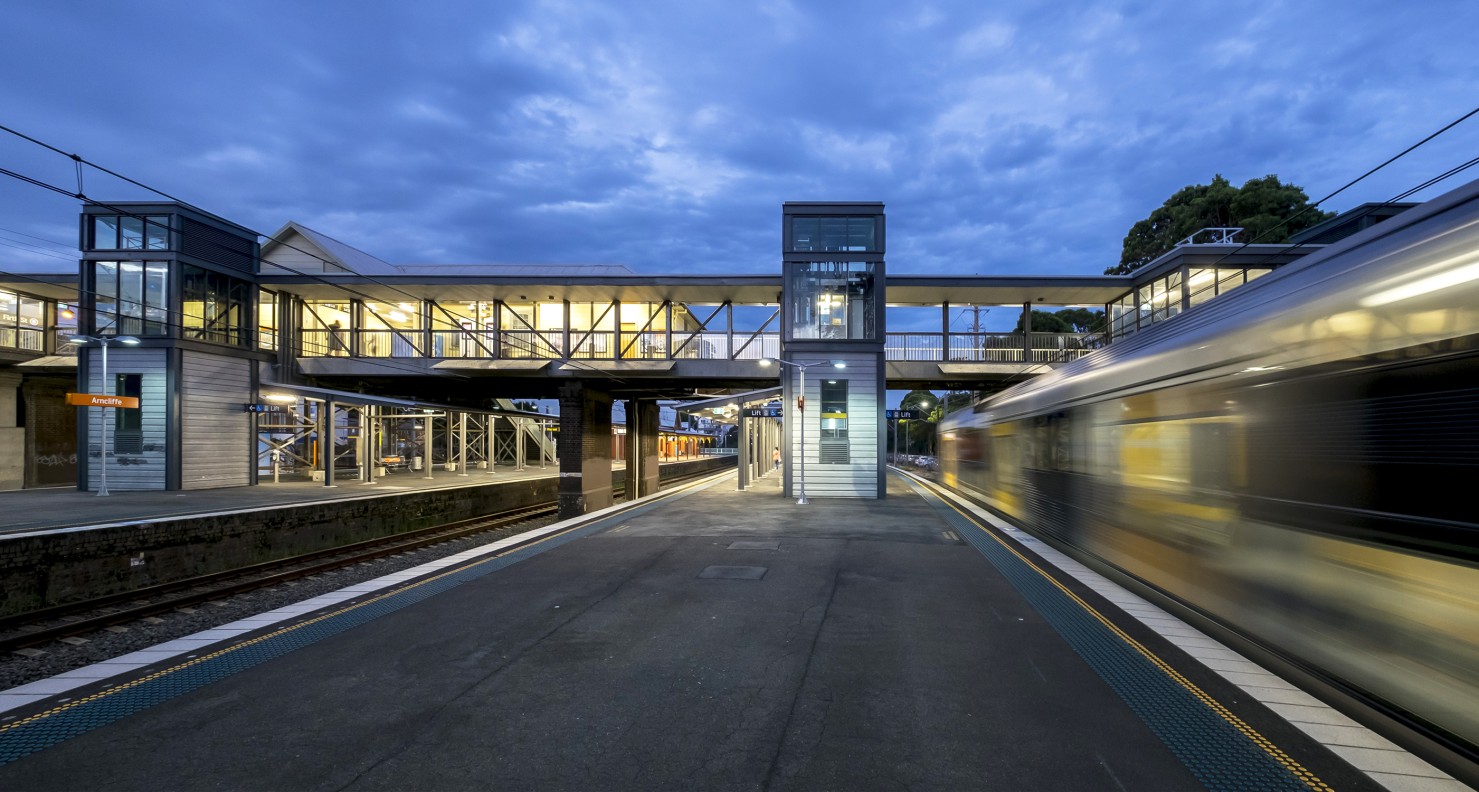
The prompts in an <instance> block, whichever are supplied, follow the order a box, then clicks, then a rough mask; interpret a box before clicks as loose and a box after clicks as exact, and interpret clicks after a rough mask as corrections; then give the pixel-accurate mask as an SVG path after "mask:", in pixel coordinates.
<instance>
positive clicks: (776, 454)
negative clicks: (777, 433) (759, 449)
mask: <svg viewBox="0 0 1479 792" xmlns="http://www.w3.org/2000/svg"><path fill="white" fill-rule="evenodd" d="M770 459H771V461H772V462H774V463H775V469H776V470H780V469H781V447H780V446H776V447H775V451H773V452H772V453H771V455H770Z"/></svg>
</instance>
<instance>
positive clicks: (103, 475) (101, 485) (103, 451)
mask: <svg viewBox="0 0 1479 792" xmlns="http://www.w3.org/2000/svg"><path fill="white" fill-rule="evenodd" d="M67 340H69V341H71V342H72V343H74V344H76V345H78V346H82V345H84V344H97V345H98V346H100V347H102V349H103V374H102V382H103V394H104V395H105V396H106V395H111V394H109V393H108V391H109V390H111V388H109V387H108V345H109V344H112V343H118V344H127V345H129V346H133V345H134V344H137V343H139V339H137V338H134V337H133V336H106V335H99V336H86V335H74V336H72V337H71V338H69V339H67ZM103 409H104V410H105V412H104V413H103V420H102V426H103V437H102V444H101V445H100V446H99V447H98V457H99V458H100V459H102V461H103V464H102V467H101V468H100V469H99V479H100V480H99V482H98V497H100V498H101V497H106V496H107V495H108V413H107V412H106V408H103Z"/></svg>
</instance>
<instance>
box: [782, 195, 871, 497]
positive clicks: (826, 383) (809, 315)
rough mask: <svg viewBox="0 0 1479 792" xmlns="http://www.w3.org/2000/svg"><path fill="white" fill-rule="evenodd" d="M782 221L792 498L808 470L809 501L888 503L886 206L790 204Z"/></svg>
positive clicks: (789, 487)
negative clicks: (871, 500) (841, 499)
mask: <svg viewBox="0 0 1479 792" xmlns="http://www.w3.org/2000/svg"><path fill="white" fill-rule="evenodd" d="M781 218H782V229H781V238H782V242H781V250H782V268H783V277H782V286H781V289H782V292H781V305H782V308H783V310H782V312H781V313H782V327H781V329H782V335H781V359H782V360H783V361H785V362H786V363H789V364H791V365H786V366H781V367H780V368H781V372H780V374H781V382H782V387H783V396H784V399H785V405H786V412H785V416H786V417H785V442H786V444H787V447H788V453H786V454H785V455H784V459H785V484H784V489H785V494H786V495H788V496H789V495H792V494H793V491H794V492H800V491H802V489H803V487H802V484H803V482H802V480H801V476H802V475H803V470H804V471H805V472H804V475H805V477H806V479H805V482H804V485H805V486H804V491H805V492H806V494H808V495H810V496H814V497H854V498H882V497H884V493H885V490H886V483H885V478H884V445H883V443H884V434H883V414H884V413H883V406H884V397H885V395H886V391H885V389H884V373H885V371H884V350H883V347H884V340H885V338H886V335H885V327H884V317H885V310H884V261H883V259H884V214H883V204H882V203H881V202H840V203H831V202H809V201H806V202H801V201H788V202H786V203H785V204H783V205H782V207H781ZM829 364H830V365H829ZM838 364H841V365H840V366H839V365H838ZM803 382H804V383H805V390H806V392H805V393H804V394H803V393H801V392H800V389H801V386H802V383H803ZM803 396H804V399H803V398H801V397H803ZM803 422H804V426H803ZM803 437H804V438H805V444H804V445H805V447H803V443H802V438H803ZM802 454H805V460H804V464H803V460H802V456H801V455H802Z"/></svg>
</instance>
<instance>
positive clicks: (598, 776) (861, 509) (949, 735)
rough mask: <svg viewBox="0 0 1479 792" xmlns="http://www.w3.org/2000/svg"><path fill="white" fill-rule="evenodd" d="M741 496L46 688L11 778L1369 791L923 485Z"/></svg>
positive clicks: (78, 785)
mask: <svg viewBox="0 0 1479 792" xmlns="http://www.w3.org/2000/svg"><path fill="white" fill-rule="evenodd" d="M733 486H734V483H733V479H732V478H727V477H726V478H724V479H720V480H719V482H718V483H715V484H712V485H708V486H702V487H695V488H690V489H686V490H682V491H679V492H676V493H671V494H669V495H667V496H665V497H662V498H659V499H657V500H654V501H651V502H647V503H643V504H640V505H637V506H634V507H632V508H629V509H626V510H618V511H614V512H613V513H611V515H610V516H606V517H604V518H601V519H597V520H594V521H591V522H588V523H586V524H584V525H583V526H582V527H580V528H578V529H576V530H575V531H573V532H570V533H564V534H551V535H550V538H548V539H546V540H545V541H543V542H540V543H537V544H535V545H532V546H530V547H527V548H525V549H522V550H517V551H514V552H510V553H507V554H504V555H497V554H494V553H487V554H484V555H477V554H476V553H469V554H466V555H464V556H463V557H461V558H459V559H454V560H452V561H448V562H446V565H444V566H440V567H438V568H437V569H435V570H425V571H422V572H420V573H416V574H407V575H405V576H398V577H397V578H396V579H395V580H386V581H383V582H381V583H379V584H376V585H374V586H365V587H356V588H355V589H353V590H349V591H346V592H345V593H344V594H343V595H342V596H340V597H338V598H337V599H335V598H325V599H322V600H319V601H311V602H308V603H304V605H303V606H302V607H299V608H297V609H285V612H284V613H282V614H278V615H277V616H273V617H271V618H264V619H263V620H258V621H255V622H252V623H250V624H244V625H242V626H240V627H238V628H237V629H238V630H241V631H245V632H242V633H241V634H240V635H233V634H232V630H230V629H223V630H220V631H213V633H215V634H214V635H212V636H211V637H210V638H211V640H222V639H224V640H222V643H219V644H215V645H212V644H211V643H210V641H209V640H206V639H205V638H202V639H201V640H200V641H197V642H195V643H189V644H183V645H182V647H183V648H177V649H176V650H177V651H183V652H187V653H188V655H182V656H180V657H178V658H175V659H168V658H165V657H161V656H158V655H155V656H154V657H152V658H151V659H148V660H145V661H140V662H141V663H147V664H146V665H143V666H142V667H141V668H138V669H137V670H134V671H132V672H129V673H130V675H129V676H118V677H114V678H111V679H94V680H92V681H90V682H89V683H88V686H85V687H82V688H78V689H75V690H71V691H67V692H66V693H65V698H64V699H56V698H53V699H50V700H46V701H40V702H34V703H32V704H30V705H28V706H27V707H26V708H23V709H21V710H16V711H13V712H12V713H8V715H10V716H12V719H10V720H0V763H3V762H10V763H9V764H8V765H5V766H3V767H0V788H4V789H7V790H31V789H35V790H43V789H110V790H130V789H140V790H143V789H148V790H154V789H274V790H276V789H311V790H331V789H332V790H339V789H347V790H403V789H437V790H441V789H499V790H563V789H569V790H593V789H599V790H626V789H633V790H668V789H671V790H696V789H703V790H792V789H794V790H812V789H822V790H826V789H834V790H864V791H867V790H896V789H913V790H922V789H948V790H959V789H1003V790H1028V789H1072V790H1101V789H1103V790H1116V789H1119V790H1183V789H1203V788H1208V789H1216V790H1242V789H1291V790H1293V789H1308V788H1310V785H1309V784H1307V783H1306V779H1305V778H1304V777H1302V776H1301V775H1300V773H1301V772H1304V773H1307V774H1311V777H1313V776H1318V777H1319V779H1320V780H1321V781H1323V782H1324V783H1326V784H1330V785H1331V786H1334V787H1336V788H1340V789H1355V790H1371V789H1376V788H1377V787H1376V786H1375V785H1374V784H1373V783H1372V782H1371V781H1370V780H1369V779H1368V778H1367V777H1366V776H1364V775H1362V774H1360V773H1358V772H1356V771H1355V770H1353V769H1352V768H1351V767H1350V766H1349V765H1347V764H1345V763H1343V762H1341V761H1340V760H1338V759H1336V758H1335V757H1334V755H1333V754H1331V753H1329V752H1328V751H1327V750H1325V749H1324V748H1322V747H1321V746H1319V745H1318V744H1316V743H1315V742H1314V741H1312V740H1311V739H1309V738H1308V737H1307V736H1305V735H1304V734H1303V733H1302V732H1299V731H1298V730H1296V729H1294V728H1293V727H1291V726H1290V725H1289V724H1288V723H1287V722H1286V721H1284V720H1283V719H1281V718H1279V717H1278V716H1277V715H1275V714H1274V713H1273V712H1272V711H1270V710H1269V709H1267V708H1265V707H1263V706H1262V705H1260V704H1258V703H1257V702H1253V701H1250V700H1249V699H1248V697H1247V696H1245V695H1243V694H1242V692H1241V691H1240V689H1239V688H1237V687H1235V686H1234V685H1232V684H1230V683H1229V682H1227V681H1226V680H1225V679H1223V678H1222V677H1220V676H1218V675H1217V674H1216V673H1215V672H1212V671H1210V670H1209V669H1208V668H1206V667H1205V666H1203V665H1201V664H1200V663H1198V662H1197V661H1195V660H1193V659H1191V657H1190V656H1188V655H1187V654H1185V653H1183V652H1182V651H1181V650H1179V649H1178V648H1177V647H1176V646H1173V645H1171V644H1170V643H1168V642H1167V640H1165V639H1164V638H1162V637H1161V636H1160V635H1158V634H1156V633H1154V632H1152V631H1151V630H1150V629H1148V628H1147V627H1146V626H1145V624H1144V623H1142V622H1140V621H1137V620H1135V619H1131V618H1129V617H1128V616H1127V614H1126V613H1125V612H1124V611H1123V610H1121V609H1120V608H1119V607H1118V606H1116V605H1114V604H1112V603H1111V602H1110V601H1109V600H1107V599H1105V597H1104V596H1103V595H1101V593H1099V591H1098V590H1093V589H1090V588H1088V587H1086V586H1085V585H1084V584H1082V583H1081V582H1079V581H1077V580H1075V579H1072V578H1069V577H1067V576H1066V575H1063V574H1061V573H1058V572H1056V571H1053V570H1051V569H1050V568H1047V567H1046V566H1044V567H1043V568H1042V569H1038V566H1035V565H1034V564H1038V563H1040V561H1038V562H1033V561H1032V559H1035V558H1037V557H1036V556H1033V555H1032V553H1031V552H1030V551H1028V550H1026V549H1024V547H1025V546H1024V545H1022V544H1021V543H1019V542H1016V541H1015V540H1013V539H1011V538H1009V537H1008V536H1007V535H1005V534H1003V533H1001V532H1000V531H996V530H994V529H986V528H982V527H979V526H976V525H973V524H970V523H969V522H968V521H963V520H962V518H963V515H962V514H961V513H960V512H959V511H956V510H954V509H952V508H951V507H950V506H949V505H947V504H945V503H944V502H942V501H940V500H939V499H938V498H937V497H935V496H933V495H930V494H929V493H926V492H924V491H923V490H921V489H918V488H917V485H915V484H912V483H909V482H906V481H905V480H903V479H900V478H897V477H894V478H892V479H891V480H890V484H889V497H888V498H887V499H886V500H883V501H873V500H867V501H864V500H826V499H815V500H814V501H813V503H812V504H811V505H809V506H805V507H802V506H798V505H796V504H795V502H794V501H793V500H791V499H787V498H782V497H780V496H779V495H778V494H777V493H776V490H775V489H769V490H767V489H766V487H767V486H770V487H773V486H774V482H773V481H766V480H765V479H762V480H761V482H759V483H758V484H757V486H756V487H755V488H753V489H751V490H749V491H745V492H737V491H735V490H734V489H733ZM1029 562H1031V563H1029ZM1100 616H1102V617H1103V618H1102V619H1101V618H1099V617H1100ZM277 619H287V621H285V622H281V623H277V622H276V620H277ZM1137 647H1138V648H1137ZM161 651H164V650H161ZM1149 657H1154V658H1156V659H1158V661H1160V662H1162V663H1163V664H1164V667H1162V666H1158V665H1156V663H1153V662H1151V661H1150V660H1149V659H1147V658H1149ZM123 667H125V666H124V665H122V664H120V665H118V666H116V668H119V669H121V668H123ZM1171 668H1174V669H1176V672H1175V673H1174V674H1172V673H1170V669H1171ZM1193 688H1194V689H1195V690H1196V691H1198V692H1199V693H1200V694H1201V695H1202V696H1204V697H1205V698H1198V696H1197V695H1196V694H1193V693H1192V692H1191V690H1192V689H1193ZM1213 703H1215V704H1216V707H1214V706H1209V704H1213ZM1217 707H1220V708H1222V709H1221V710H1220V711H1219V710H1218V709H1217ZM1234 721H1236V723H1237V724H1241V726H1235V725H1234ZM1250 736H1251V737H1250ZM1255 738H1256V739H1255ZM1260 740H1261V741H1262V742H1260ZM1314 788H1322V787H1318V786H1316V787H1314Z"/></svg>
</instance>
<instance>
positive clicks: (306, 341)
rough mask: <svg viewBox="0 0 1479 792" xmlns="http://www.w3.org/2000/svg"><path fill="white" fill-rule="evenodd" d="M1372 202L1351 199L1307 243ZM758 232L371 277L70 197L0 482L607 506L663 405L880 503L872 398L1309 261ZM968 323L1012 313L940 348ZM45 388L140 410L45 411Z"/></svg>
mask: <svg viewBox="0 0 1479 792" xmlns="http://www.w3.org/2000/svg"><path fill="white" fill-rule="evenodd" d="M1394 211H1400V209H1394V208H1392V207H1385V206H1383V207H1371V206H1365V207H1360V208H1359V209H1358V210H1353V211H1352V212H1351V213H1347V214H1348V215H1349V216H1347V215H1342V216H1341V217H1338V218H1336V219H1335V220H1333V221H1329V222H1327V223H1326V224H1323V225H1322V226H1321V227H1320V228H1319V229H1318V230H1319V233H1320V234H1321V237H1320V241H1321V242H1328V241H1330V240H1331V239H1334V238H1338V237H1339V236H1340V235H1341V234H1342V233H1348V232H1349V231H1354V230H1357V229H1358V228H1359V227H1361V224H1363V223H1365V224H1369V223H1371V222H1376V221H1378V220H1379V219H1381V218H1382V217H1385V216H1390V214H1391V213H1393V212H1394ZM1358 215H1359V216H1358ZM1342 218H1344V219H1342ZM781 221H782V224H781V225H782V227H781V234H780V239H781V250H780V251H779V256H778V258H779V259H780V271H779V272H778V273H776V274H770V275H763V274H762V275H714V276H709V275H701V276H696V275H676V276H675V275H641V274H636V273H633V272H631V271H630V270H628V269H626V268H625V267H619V266H594V267H587V266H573V265H572V266H547V265H540V266H506V265H396V264H390V263H388V262H385V261H383V260H381V259H379V258H377V257H375V256H373V255H371V254H369V253H366V252H364V251H361V250H359V249H357V248H355V247H353V246H352V245H349V244H347V243H344V242H342V241H339V240H337V239H334V238H332V237H329V236H327V235H325V234H322V233H320V232H317V231H314V230H313V229H309V228H307V227H304V226H302V225H300V224H297V223H288V224H286V225H285V226H283V228H281V229H280V230H279V231H278V232H277V233H275V234H274V235H273V236H272V237H271V238H269V239H268V240H267V241H266V242H265V243H259V236H258V235H257V234H256V233H255V232H253V231H251V230H249V229H246V228H243V227H241V226H239V225H236V224H234V223H231V222H229V221H227V220H224V219H222V218H220V217H216V216H213V215H210V214H208V213H205V212H202V211H200V210H197V209H194V208H192V207H189V206H186V205H183V204H179V203H173V202H159V203H113V204H96V205H89V206H87V207H85V208H84V210H83V212H82V214H81V216H80V224H79V248H80V259H81V266H80V268H79V270H78V271H76V272H70V271H58V272H55V273H44V274H34V275H25V276H17V275H11V276H5V277H0V487H4V488H20V487H38V486H58V485H69V484H71V485H75V486H77V487H79V488H82V489H85V490H98V489H101V488H102V486H103V484H104V482H103V478H104V476H105V475H106V477H107V482H106V483H107V486H108V487H109V488H111V489H113V490H132V489H157V490H186V489H194V488H209V487H234V486H245V485H254V484H265V483H270V482H271V481H273V480H280V478H281V477H282V476H310V477H312V478H313V479H314V480H317V481H321V482H323V483H324V484H325V485H326V486H333V485H334V484H335V482H336V480H343V479H344V478H346V477H350V478H355V479H360V480H366V479H372V478H374V477H376V476H380V475H385V474H386V472H387V471H390V472H391V473H394V472H396V471H398V470H403V469H411V468H417V469H419V468H420V466H426V467H428V468H429V467H432V466H440V468H441V469H455V470H459V472H462V473H466V472H468V471H469V470H474V471H475V470H479V469H488V468H491V467H496V466H497V465H500V464H512V465H524V464H528V463H530V462H539V463H545V464H551V465H553V464H556V463H557V464H558V466H559V469H560V473H561V486H562V492H563V495H562V498H563V499H564V501H565V502H566V504H567V506H568V509H569V510H572V511H583V510H588V509H591V508H598V507H600V506H602V505H604V504H605V503H608V502H609V501H610V497H611V495H610V470H611V465H612V462H613V460H617V461H618V462H621V461H624V462H625V463H626V464H627V466H628V471H629V475H628V481H629V485H628V486H629V488H631V489H632V490H633V492H634V493H640V492H641V490H642V488H643V487H648V488H654V487H655V486H656V465H657V464H658V460H659V459H660V458H662V457H663V455H664V453H665V452H672V453H677V452H678V449H683V451H682V452H683V453H689V452H693V451H697V450H699V449H700V448H701V447H702V446H704V443H703V441H702V440H701V439H696V438H690V439H683V438H682V437H680V434H681V433H679V432H677V431H676V430H675V431H672V432H669V436H668V437H667V438H666V439H664V436H663V434H662V432H661V431H660V429H659V427H658V426H657V420H656V414H657V410H658V401H659V400H677V401H683V402H690V403H692V404H694V405H699V406H700V407H701V408H702V409H706V410H708V411H709V414H710V416H711V417H715V418H721V419H723V420H731V421H736V422H737V423H738V424H739V425H740V426H741V427H742V428H744V429H745V432H744V437H745V441H744V442H743V443H742V444H741V445H742V447H741V448H740V449H737V450H738V451H739V452H740V454H739V455H740V456H741V457H742V458H741V466H742V470H744V471H746V474H747V475H742V477H741V486H743V485H744V482H745V480H746V478H747V476H753V475H759V474H760V473H762V472H763V471H764V469H765V468H766V467H769V466H770V461H771V460H770V457H771V452H772V449H777V450H780V451H781V452H782V457H783V464H782V473H783V476H784V478H783V486H784V488H785V490H786V491H787V492H788V493H789V494H792V495H798V496H799V495H800V494H802V493H803V492H804V493H805V494H807V495H810V496H813V497H826V496H846V497H882V495H883V493H884V486H883V475H882V470H883V465H884V461H885V450H886V442H885V439H886V434H887V433H886V431H885V430H886V427H887V423H886V421H887V419H886V418H885V415H884V410H883V406H884V404H883V403H884V398H885V394H886V391H887V390H888V389H891V388H893V389H909V388H920V387H924V388H935V389H940V388H948V389H967V390H978V391H979V390H989V389H991V388H992V387H995V386H997V385H998V384H999V383H1003V382H1009V381H1012V380H1015V379H1019V378H1020V377H1022V376H1028V375H1031V374H1032V373H1033V372H1034V371H1041V370H1043V367H1046V366H1053V365H1056V364H1058V363H1060V362H1065V361H1067V360H1071V359H1074V358H1076V357H1079V356H1082V355H1084V354H1088V353H1089V352H1090V351H1092V350H1093V349H1095V348H1097V347H1099V346H1102V345H1104V344H1107V343H1112V342H1113V340H1114V339H1115V338H1117V337H1122V336H1125V335H1128V334H1131V333H1134V332H1136V331H1137V330H1138V329H1141V328H1143V327H1146V326H1148V325H1150V324H1153V323H1157V322H1162V321H1169V320H1171V319H1173V318H1175V317H1176V316H1178V315H1179V314H1181V313H1182V312H1184V311H1186V310H1189V309H1192V308H1195V307H1196V306H1198V305H1200V304H1201V303H1203V302H1205V301H1207V300H1209V299H1213V298H1215V297H1216V296H1217V295H1218V294H1221V293H1224V292H1226V291H1228V290H1230V289H1233V288H1236V287H1237V286H1239V285H1241V284H1243V283H1246V282H1248V281H1251V280H1253V279H1256V278H1257V277H1259V276H1260V275H1262V274H1263V273H1266V272H1267V271H1270V270H1271V269H1273V268H1275V267H1278V266H1281V265H1282V264H1284V263H1287V262H1288V261H1292V260H1294V259H1296V258H1298V257H1299V256H1300V255H1303V254H1304V253H1307V252H1309V251H1310V250H1312V249H1316V248H1317V245H1310V244H1306V245H1304V246H1302V247H1292V248H1291V247H1290V246H1288V245H1243V244H1239V243H1236V242H1233V241H1229V240H1222V241H1219V242H1215V243H1212V244H1197V243H1194V242H1193V241H1191V240H1188V244H1185V245H1182V246H1180V247H1177V248H1176V249H1175V250H1173V251H1171V252H1170V253H1167V254H1166V255H1165V256H1162V257H1161V258H1160V259H1157V260H1156V261H1154V262H1152V263H1151V264H1149V265H1147V266H1146V267H1144V268H1142V269H1141V270H1139V271H1137V272H1136V273H1134V274H1133V275H1129V276H1084V277H1012V276H989V277H982V276H969V277H964V276H960V277H958V276H939V275H908V274H897V273H891V272H890V271H888V269H887V264H886V252H887V251H886V241H887V228H886V216H885V212H884V206H883V204H881V203H876V202H872V203H870V202H861V203H858V202H851V203H849V202H841V203H835V202H834V203H819V202H791V203H786V204H784V205H783V206H782V211H781ZM1342 228H1346V229H1348V230H1347V231H1342ZM966 305H969V306H982V305H987V306H1008V310H1010V311H1020V312H1021V313H1020V315H1021V319H1022V321H1021V322H1020V323H1019V326H1018V328H1017V330H1015V331H1011V332H999V331H998V332H988V331H985V330H982V329H981V328H979V327H976V328H970V329H968V330H966V331H961V330H960V329H958V328H956V327H954V326H952V314H953V313H954V312H956V311H958V309H959V308H960V307H962V306H966ZM1085 305H1087V306H1092V307H1096V308H1101V307H1102V309H1103V310H1104V311H1105V313H1106V315H1107V317H1108V322H1107V327H1106V329H1105V331H1104V332H1102V333H1040V332H1033V331H1032V330H1031V319H1030V317H1031V312H1032V310H1033V309H1034V308H1037V307H1046V306H1085ZM903 308H908V309H912V310H914V311H915V312H916V313H917V312H918V311H919V310H921V309H924V310H927V311H928V310H935V309H938V311H939V316H940V324H939V326H938V329H929V330H921V329H919V328H918V327H917V326H913V327H909V328H907V329H899V330H897V331H895V330H893V329H891V328H890V327H889V326H888V319H889V317H890V315H891V314H893V313H894V312H895V311H897V310H899V309H903ZM105 360H106V364H105ZM803 381H804V387H803ZM68 392H80V393H86V394H106V395H116V396H125V397H130V398H136V399H138V404H139V406H138V407H137V408H128V409H112V408H90V407H82V408H78V407H70V406H67V404H66V393H68ZM530 399H558V400H559V404H560V409H559V415H558V417H557V418H556V417H554V416H549V415H542V414H540V413H537V412H531V411H529V410H527V409H520V408H518V407H517V406H515V404H514V402H515V400H530ZM616 401H619V402H622V403H623V404H624V406H625V408H626V416H627V419H626V422H625V424H624V426H622V427H621V429H620V430H618V431H619V435H620V437H621V438H622V439H620V440H617V441H616V442H613V441H612V436H613V427H612V421H611V412H612V404H613V402H616ZM777 402H778V406H779V408H778V409H776V406H775V403H777ZM767 405H771V407H770V410H771V412H770V413H768V414H763V415H761V414H756V415H749V414H746V413H745V411H747V410H748V411H752V412H753V411H755V410H756V409H758V408H761V407H765V406H767ZM105 436H106V443H105V442H104V437H105ZM634 437H635V438H637V439H636V440H635V441H633V440H632V438H634ZM643 438H647V439H645V440H644V439H643ZM761 443H765V444H769V445H768V446H766V445H761ZM710 445H712V444H710ZM105 462H106V464H105ZM603 493H604V494H603Z"/></svg>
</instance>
